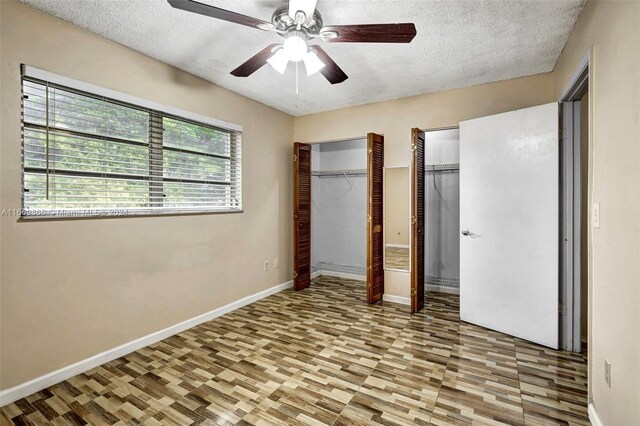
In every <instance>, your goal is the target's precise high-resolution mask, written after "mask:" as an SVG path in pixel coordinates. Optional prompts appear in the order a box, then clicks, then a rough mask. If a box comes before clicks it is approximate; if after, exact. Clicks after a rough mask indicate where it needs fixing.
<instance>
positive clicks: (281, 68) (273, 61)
mask: <svg viewBox="0 0 640 426" xmlns="http://www.w3.org/2000/svg"><path fill="white" fill-rule="evenodd" d="M267 62H268V63H269V65H271V66H272V67H273V69H274V70H276V71H278V72H279V73H280V74H283V75H284V72H285V71H286V70H287V65H288V64H289V58H288V57H287V55H286V54H285V53H284V49H279V50H278V51H277V52H276V53H275V54H274V55H273V56H272V57H270V58H269V59H267Z"/></svg>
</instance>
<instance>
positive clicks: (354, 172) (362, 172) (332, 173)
mask: <svg viewBox="0 0 640 426" xmlns="http://www.w3.org/2000/svg"><path fill="white" fill-rule="evenodd" d="M311 174H312V175H313V176H319V177H345V175H346V176H366V175H367V169H345V170H322V171H318V170H316V171H312V172H311Z"/></svg>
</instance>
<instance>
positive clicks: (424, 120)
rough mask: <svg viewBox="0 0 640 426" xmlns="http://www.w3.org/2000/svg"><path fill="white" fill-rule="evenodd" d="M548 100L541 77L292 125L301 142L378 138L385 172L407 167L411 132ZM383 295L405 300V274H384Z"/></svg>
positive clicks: (547, 82) (548, 78)
mask: <svg viewBox="0 0 640 426" xmlns="http://www.w3.org/2000/svg"><path fill="white" fill-rule="evenodd" d="M553 100H554V93H553V77H552V75H551V74H550V73H549V74H541V75H536V76H532V77H525V78H518V79H513V80H507V81H501V82H497V83H491V84H484V85H481V86H473V87H468V88H463V89H457V90H450V91H447V92H439V93H431V94H426V95H420V96H415V97H411V98H404V99H397V100H392V101H386V102H378V103H373V104H368V105H361V106H356V107H352V108H345V109H339V110H334V111H328V112H323V113H319V114H312V115H307V116H303V117H296V118H295V119H294V138H295V140H298V141H301V142H319V141H330V140H339V139H348V138H351V137H354V136H358V135H364V134H367V133H368V132H376V133H381V134H383V135H384V143H385V151H384V154H385V159H384V161H385V166H387V167H397V166H408V165H409V159H410V153H411V152H410V142H411V128H413V127H418V128H421V129H435V128H441V127H452V126H457V125H458V123H460V121H463V120H468V119H471V118H476V117H482V116H485V115H491V114H497V113H500V112H506V111H511V110H514V109H518V108H526V107H530V106H535V105H540V104H544V103H548V102H552V101H553ZM384 276H385V293H387V294H391V295H394V296H400V297H407V298H408V297H409V294H410V283H409V278H410V277H409V274H407V273H404V272H396V271H385V275H384Z"/></svg>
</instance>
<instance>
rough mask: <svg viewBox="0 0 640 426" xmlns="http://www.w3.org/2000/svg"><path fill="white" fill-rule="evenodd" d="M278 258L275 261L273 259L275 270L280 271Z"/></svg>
mask: <svg viewBox="0 0 640 426" xmlns="http://www.w3.org/2000/svg"><path fill="white" fill-rule="evenodd" d="M278 266H280V265H278V258H277V257H276V258H275V259H273V269H278Z"/></svg>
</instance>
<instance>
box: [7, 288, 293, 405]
mask: <svg viewBox="0 0 640 426" xmlns="http://www.w3.org/2000/svg"><path fill="white" fill-rule="evenodd" d="M292 287H293V281H288V282H286V283H283V284H279V285H276V286H274V287H271V288H268V289H266V290H263V291H261V292H258V293H255V294H252V295H250V296H247V297H244V298H242V299H240V300H236V301H235V302H232V303H229V304H228V305H225V306H222V307H220V308H217V309H214V310H212V311H209V312H206V313H204V314H202V315H198V316H197V317H194V318H191V319H188V320H186V321H183V322H181V323H178V324H175V325H172V326H170V327H167V328H165V329H163V330H160V331H156V332H155V333H151V334H148V335H146V336H144V337H141V338H139V339H136V340H133V341H131V342H128V343H125V344H124V345H120V346H118V347H116V348H113V349H109V350H107V351H104V352H102V353H99V354H97V355H94V356H92V357H89V358H87V359H84V360H82V361H78V362H76V363H75V364H71V365H68V366H66V367H63V368H61V369H59V370H56V371H52V372H51V373H48V374H45V375H44V376H40V377H37V378H35V379H33V380H29V381H28V382H25V383H22V384H19V385H17V386H14V387H12V388H9V389H5V390H3V391H0V407H2V406H5V405H7V404H9V403H11V402H14V401H17V400H18V399H21V398H24V397H25V396H29V395H31V394H32V393H35V392H39V391H41V390H43V389H45V388H48V387H49V386H53V385H55V384H56V383H60V382H62V381H64V380H67V379H69V378H71V377H73V376H76V375H78V374H80V373H83V372H85V371H88V370H91V369H92V368H95V367H98V366H99V365H102V364H104V363H106V362H109V361H113V360H114V359H117V358H120V357H121V356H124V355H127V354H129V353H131V352H134V351H137V350H138V349H140V348H144V347H145V346H149V345H151V344H153V343H156V342H159V341H160V340H162V339H166V338H167V337H169V336H173V335H174V334H178V333H181V332H183V331H184V330H187V329H189V328H192V327H195V326H196V325H199V324H202V323H203V322H207V321H210V320H212V319H214V318H216V317H219V316H221V315H224V314H226V313H229V312H231V311H235V310H236V309H239V308H242V307H243V306H246V305H249V304H251V303H253V302H256V301H258V300H260V299H264V298H265V297H267V296H271V295H272V294H275V293H278V292H281V291H283V290H286V289H289V288H292Z"/></svg>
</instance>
